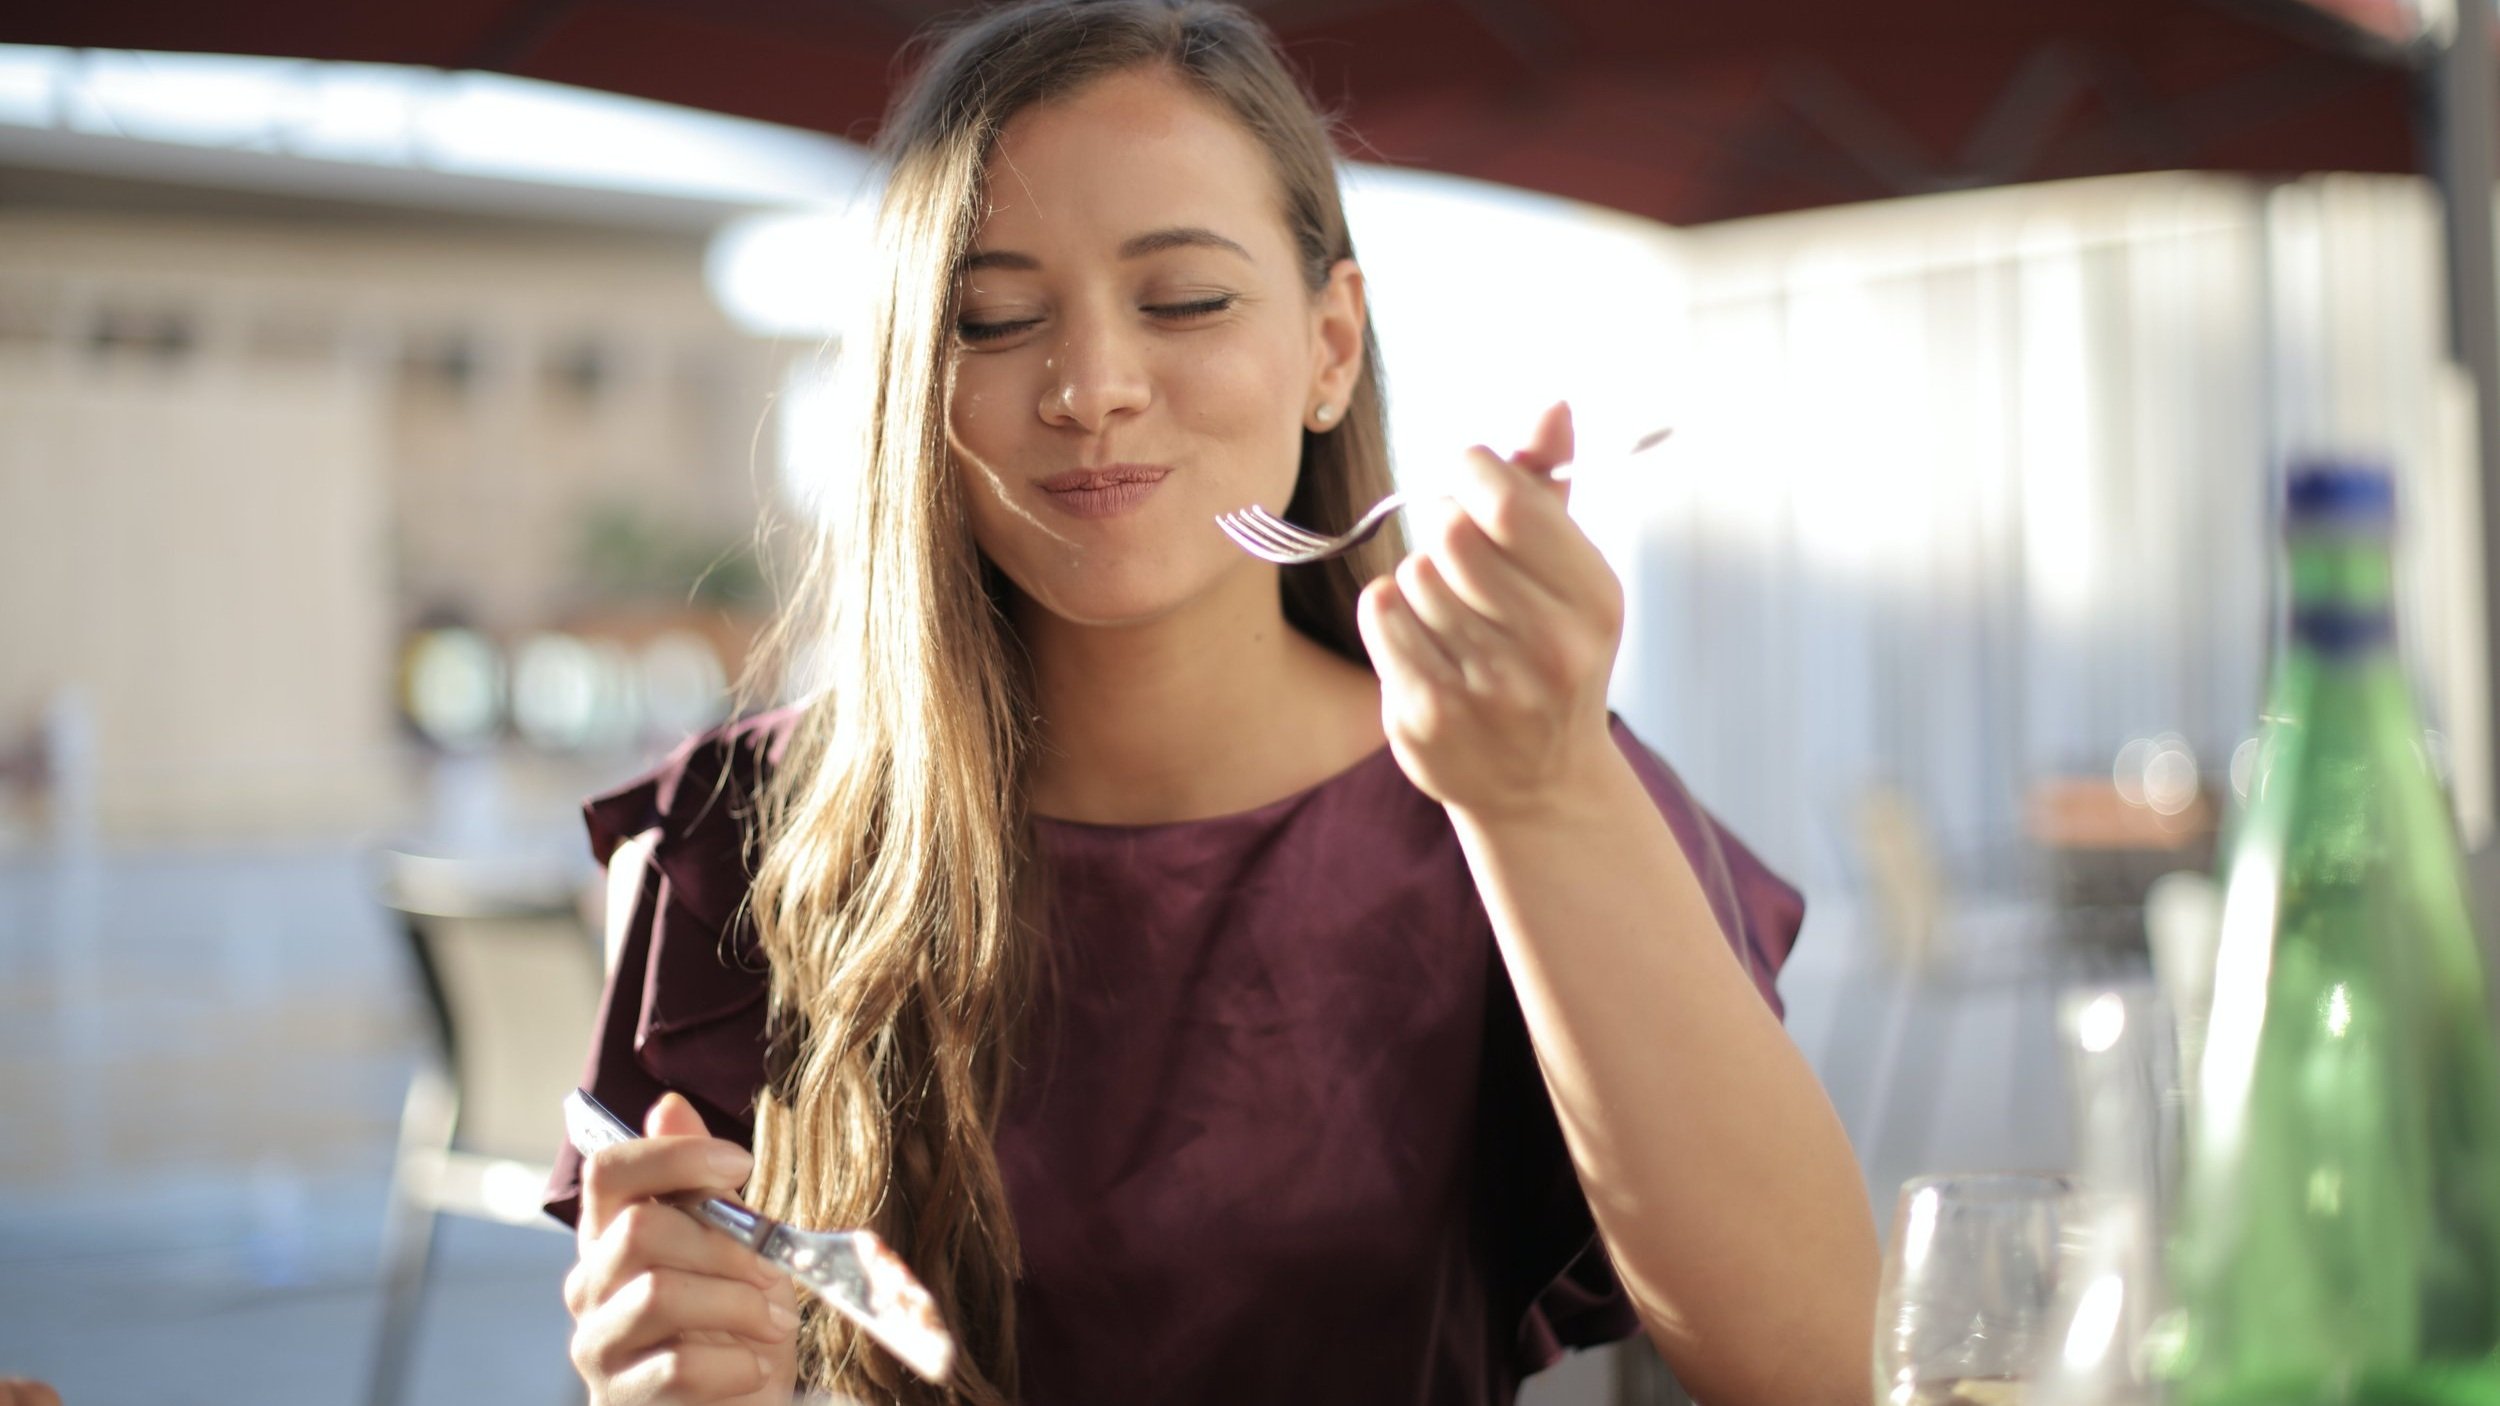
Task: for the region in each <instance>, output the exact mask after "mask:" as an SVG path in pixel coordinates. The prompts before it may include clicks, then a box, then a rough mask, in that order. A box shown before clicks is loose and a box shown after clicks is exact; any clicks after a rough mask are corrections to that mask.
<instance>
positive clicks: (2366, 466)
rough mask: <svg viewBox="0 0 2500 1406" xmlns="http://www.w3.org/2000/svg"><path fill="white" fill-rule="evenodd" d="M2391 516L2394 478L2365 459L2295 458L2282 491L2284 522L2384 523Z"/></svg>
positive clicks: (2323, 524) (2296, 524)
mask: <svg viewBox="0 0 2500 1406" xmlns="http://www.w3.org/2000/svg"><path fill="white" fill-rule="evenodd" d="M2395 520H2396V480H2395V477H2394V476H2393V475H2391V474H2390V473H2389V472H2388V471H2387V466H2386V465H2385V464H2381V463H2376V462H2373V461H2371V460H2367V459H2326V458H2318V459H2300V460H2296V461H2294V462H2293V464H2292V471H2291V476H2290V479H2289V482H2288V483H2287V484H2286V485H2285V489H2284V495H2283V521H2284V525H2285V526H2287V527H2385V526H2387V525H2389V524H2391V523H2393V522H2394V521H2395Z"/></svg>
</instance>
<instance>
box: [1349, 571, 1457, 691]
mask: <svg viewBox="0 0 2500 1406" xmlns="http://www.w3.org/2000/svg"><path fill="white" fill-rule="evenodd" d="M1354 626H1355V629H1356V630H1357V631H1358V632H1360V633H1361V635H1362V637H1363V647H1364V648H1365V649H1366V650H1368V651H1369V652H1370V654H1371V657H1372V662H1373V663H1374V664H1375V665H1376V666H1378V667H1379V668H1381V669H1382V670H1384V671H1386V672H1387V673H1388V674H1389V676H1390V677H1391V678H1392V679H1393V680H1397V681H1400V682H1405V683H1409V684H1432V685H1438V686H1440V687H1444V688H1456V687H1459V686H1461V685H1462V684H1463V683H1464V680H1465V676H1464V675H1463V674H1462V673H1461V672H1460V670H1459V667H1458V663H1457V661H1456V660H1454V659H1452V658H1451V657H1450V655H1449V651H1447V650H1445V649H1443V648H1442V647H1441V643H1440V641H1438V640H1436V639H1434V638H1433V635H1432V631H1431V630H1429V629H1427V628H1426V627H1425V626H1424V623H1423V622H1422V621H1421V620H1419V619H1417V618H1416V616H1415V610H1414V607H1413V606H1411V605H1409V604H1408V603H1407V601H1406V598H1405V595H1404V593H1403V592H1401V591H1400V590H1399V589H1398V583H1397V579H1396V578H1395V577H1391V576H1383V577H1380V578H1378V579H1376V580H1374V581H1373V582H1372V583H1371V584H1370V585H1368V586H1365V587H1364V588H1363V594H1362V595H1361V596H1359V597H1357V598H1356V599H1355V603H1354ZM1406 691H1412V690H1411V689H1410V690H1406Z"/></svg>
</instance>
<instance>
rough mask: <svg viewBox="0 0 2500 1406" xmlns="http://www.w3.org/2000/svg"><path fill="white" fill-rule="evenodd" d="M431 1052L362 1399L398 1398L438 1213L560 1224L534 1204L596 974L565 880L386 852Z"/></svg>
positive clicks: (409, 1141)
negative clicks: (424, 1010)
mask: <svg viewBox="0 0 2500 1406" xmlns="http://www.w3.org/2000/svg"><path fill="white" fill-rule="evenodd" d="M382 871H383V872H382V887H383V894H384V899H385V901H386V902H387V903H388V904H389V905H390V906H391V908H392V909H393V910H394V911H395V912H396V913H397V914H398V915H399V918H400V922H401V927H402V929H403V931H404V933H405V934H406V937H407V940H408V952H409V955H410V957H411V959H412V963H411V965H412V969H413V971H414V973H415V976H416V979H417V983H418V986H419V988H420V990H421V991H422V994H423V997H424V1001H425V1005H426V1008H427V1010H428V1012H429V1013H430V1015H431V1016H432V1027H433V1033H434V1036H435V1048H434V1049H433V1050H432V1051H431V1052H430V1055H429V1057H428V1058H426V1059H424V1060H421V1061H420V1062H419V1065H418V1068H417V1072H416V1075H415V1077H414V1078H413V1079H411V1080H410V1082H409V1085H408V1099H407V1103H406V1105H405V1106H404V1108H403V1109H402V1112H401V1115H400V1124H399V1152H398V1158H397V1163H396V1169H395V1171H394V1174H393V1176H392V1180H391V1195H390V1205H389V1209H388V1213H387V1214H388V1221H387V1224H386V1227H385V1230H384V1235H383V1247H382V1324H381V1331H380V1335H379V1337H378V1339H377V1345H376V1348H375V1352H374V1362H373V1379H372V1384H371V1390H370V1394H369V1399H370V1400H371V1401H372V1402H373V1403H374V1406H394V1403H396V1402H397V1401H399V1399H400V1397H401V1394H402V1392H403V1390H404V1389H405V1386H406V1382H407V1376H408V1369H409V1364H410V1361H411V1359H412V1349H413V1347H414V1344H415V1337H416V1327H417V1320H418V1316H419V1313H420V1310H421V1309H422V1307H423V1304H424V1299H425V1286H426V1281H427V1273H428V1263H429V1261H430V1259H431V1258H432V1251H433V1245H434V1235H435V1228H436V1217H437V1216H439V1215H440V1214H442V1213H443V1212H446V1211H448V1212H451V1213H453V1214H456V1215H465V1216H475V1217H479V1218H481V1219H485V1220H493V1221H500V1222H502V1223H504V1224H506V1225H517V1226H530V1227H533V1228H537V1229H545V1230H561V1229H562V1227H561V1226H559V1225H557V1224H556V1222H554V1221H552V1220H550V1219H548V1218H547V1216H546V1214H545V1213H544V1212H543V1211H542V1210H541V1209H540V1207H539V1195H540V1192H541V1190H542V1189H543V1188H544V1186H545V1185H546V1181H547V1177H548V1173H549V1171H550V1170H551V1166H550V1162H549V1158H550V1157H551V1155H552V1154H553V1152H554V1144H555V1139H556V1138H558V1137H560V1136H561V1135H562V1134H561V1131H560V1129H561V1127H562V1121H561V1118H560V1115H559V1114H558V1111H557V1110H558V1105H559V1103H560V1101H561V1100H562V1099H563V1097H564V1094H565V1092H566V1090H568V1089H570V1088H572V1087H573V1085H574V1084H575V1083H576V1082H577V1081H578V1080H579V1079H580V1077H581V1068H582V1052H583V1051H584V1050H585V1049H587V1048H588V1047H589V1043H590V1032H591V1025H592V1022H593V1021H594V1020H595V1018H596V1016H597V1012H598V1004H599V992H600V987H601V984H602V981H601V978H602V966H601V960H600V951H599V943H598V939H597V938H596V937H595V936H594V935H593V934H592V933H591V932H590V930H589V928H588V926H587V925H586V924H585V922H584V920H583V916H582V912H581V909H580V907H579V903H578V899H579V893H578V888H577V886H576V884H575V883H574V882H573V881H572V877H571V876H570V875H565V874H559V873H553V872H550V871H549V870H547V869H546V868H544V867H537V866H532V867H526V868H523V867H515V866H511V865H504V864H494V863H484V862H478V861H469V860H453V859H440V858H432V857H427V856H421V855H412V854H399V853H389V854H385V855H383V856H382Z"/></svg>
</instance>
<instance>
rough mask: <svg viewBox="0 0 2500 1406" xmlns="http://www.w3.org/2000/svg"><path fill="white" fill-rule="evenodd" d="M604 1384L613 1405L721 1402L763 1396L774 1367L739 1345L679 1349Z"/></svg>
mask: <svg viewBox="0 0 2500 1406" xmlns="http://www.w3.org/2000/svg"><path fill="white" fill-rule="evenodd" d="M574 1365H575V1366H576V1367H581V1366H582V1364H580V1363H578V1362H577V1363H575V1364H574ZM583 1375H584V1377H585V1378H586V1379H587V1378H588V1377H589V1375H590V1370H589V1369H588V1368H586V1367H585V1368H583ZM601 1379H602V1380H605V1381H606V1382H608V1384H609V1388H608V1391H607V1393H606V1399H608V1400H612V1401H652V1402H658V1401H722V1400H726V1399H728V1398H731V1397H736V1396H744V1395H747V1394H748V1393H750V1392H755V1391H760V1390H762V1389H763V1388H764V1387H765V1386H766V1385H767V1384H769V1383H770V1382H771V1381H772V1379H773V1364H772V1363H771V1362H770V1361H769V1360H768V1359H766V1358H765V1356H764V1355H763V1354H762V1353H759V1352H757V1351H756V1350H755V1349H753V1348H750V1347H746V1346H744V1345H741V1344H738V1343H678V1344H676V1345H674V1346H672V1347H670V1348H668V1349H667V1350H665V1351H661V1352H654V1353H652V1354H650V1355H648V1356H646V1357H644V1358H642V1359H641V1360H640V1361H637V1362H635V1363H632V1364H631V1365H629V1366H627V1367H625V1368H624V1369H623V1370H622V1371H618V1372H613V1373H605V1374H603V1376H602V1378H601Z"/></svg>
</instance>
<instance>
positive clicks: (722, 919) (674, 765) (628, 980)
mask: <svg viewBox="0 0 2500 1406" xmlns="http://www.w3.org/2000/svg"><path fill="white" fill-rule="evenodd" d="M796 718H797V713H796V710H795V709H779V710H776V711H773V712H769V713H761V714H757V715H756V716H754V717H752V718H748V719H745V720H743V721H740V722H734V723H728V724H724V725H722V726H721V727H718V728H714V729H712V730H710V731H708V732H704V733H701V734H698V735H697V736H695V737H692V738H689V739H688V740H687V741H686V742H685V743H684V744H683V745H681V746H680V747H678V748H677V750H676V751H674V752H672V753H670V754H669V756H668V758H667V760H665V761H663V762H661V763H660V764H659V765H658V766H657V767H654V768H653V769H652V770H650V771H648V772H646V773H644V774H643V775H641V776H639V777H637V778H635V779H634V780H632V781H630V782H628V783H627V784H625V785H623V786H621V787H618V788H617V789H615V790H613V791H609V792H606V793H604V794H602V795H598V796H593V797H592V798H590V799H589V800H588V801H586V802H584V803H583V805H582V817H583V821H584V823H585V824H586V825H587V827H588V829H589V831H590V850H591V854H592V855H593V857H595V858H596V859H598V861H599V862H600V863H601V864H605V863H607V862H608V860H609V858H610V856H612V855H613V854H615V852H616V850H617V847H618V846H620V845H622V844H624V843H625V842H626V841H627V840H630V839H632V838H634V837H635V836H637V835H642V834H644V833H646V832H656V834H655V835H654V839H653V844H652V848H651V859H650V862H649V863H648V864H647V865H645V866H644V868H643V872H642V875H641V879H640V882H639V883H638V884H637V885H636V887H635V890H634V894H633V900H632V901H633V908H632V911H631V913H630V914H629V915H628V917H627V926H626V930H625V934H624V940H623V942H622V944H621V946H620V947H619V949H618V952H617V955H616V964H615V966H614V967H613V968H612V969H611V970H610V971H609V973H608V978H607V987H606V990H605V992H604V994H602V996H601V997H600V1002H599V1016H598V1020H597V1023H596V1025H595V1026H594V1027H593V1030H592V1034H591V1042H590V1050H589V1052H588V1055H587V1057H586V1058H585V1060H584V1062H583V1071H582V1087H584V1088H586V1089H588V1090H590V1092H591V1094H592V1095H593V1096H594V1097H596V1098H597V1099H598V1100H599V1101H600V1102H601V1103H604V1104H606V1105H607V1106H608V1107H609V1108H610V1109H613V1110H614V1111H615V1112H616V1114H617V1115H618V1116H619V1117H621V1118H623V1119H625V1120H626V1121H627V1122H629V1123H632V1124H634V1125H635V1126H636V1127H637V1128H639V1127H640V1126H641V1125H642V1120H643V1116H644V1115H645V1114H646V1113H648V1112H649V1111H650V1108H651V1105H652V1104H654V1103H656V1102H658V1101H659V1098H660V1095H661V1094H663V1093H665V1092H668V1091H669V1090H672V1089H674V1090H675V1091H677V1092H678V1093H681V1094H683V1095H685V1096H686V1098H687V1099H688V1100H690V1101H691V1102H692V1103H693V1104H694V1106H695V1109H696V1111H698V1112H700V1113H701V1114H702V1115H703V1121H704V1124H705V1125H706V1126H707V1127H708V1128H709V1129H710V1130H711V1131H712V1133H713V1135H714V1136H717V1137H723V1138H730V1139H733V1140H735V1141H737V1142H739V1143H742V1144H747V1145H750V1146H751V1145H752V1144H753V1141H754V1131H755V1129H754V1113H755V1095H756V1093H757V1091H758V1090H760V1089H761V1088H762V1087H763V1084H764V1078H765V1038H764V1015H765V996H766V992H767V985H766V972H765V968H764V963H763V960H762V957H761V954H760V952H759V950H758V947H757V943H756V935H755V925H754V923H753V921H752V920H751V919H750V918H749V916H748V914H747V911H746V899H747V891H748V886H749V884H750V883H751V881H752V878H753V872H752V868H751V858H752V856H751V846H750V844H749V840H750V839H751V837H752V833H753V825H754V819H755V800H756V797H757V795H758V794H759V793H760V791H761V789H762V785H763V782H764V779H765V777H766V776H767V775H769V773H770V769H771V767H772V766H773V764H774V763H776V762H777V761H778V760H779V759H780V756H781V753H782V750H783V749H784V747H785V746H786V745H787V743H788V740H789V734H790V731H791V728H792V727H793V725H794V724H795V722H796ZM556 1137H557V1141H558V1144H559V1148H558V1152H557V1156H556V1165H555V1173H554V1175H553V1176H552V1177H550V1178H549V1179H548V1183H547V1191H546V1198H545V1203H546V1208H547V1213H548V1214H549V1215H552V1216H554V1217H555V1218H556V1219H558V1220H561V1221H563V1222H565V1223H566V1224H568V1225H571V1224H574V1223H576V1222H577V1221H578V1220H579V1218H580V1214H581V1157H580V1155H579V1154H578V1153H576V1152H574V1151H573V1149H572V1148H571V1147H570V1146H566V1145H563V1144H562V1134H561V1130H560V1129H559V1130H556Z"/></svg>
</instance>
